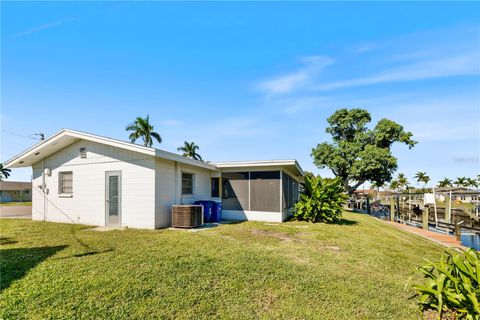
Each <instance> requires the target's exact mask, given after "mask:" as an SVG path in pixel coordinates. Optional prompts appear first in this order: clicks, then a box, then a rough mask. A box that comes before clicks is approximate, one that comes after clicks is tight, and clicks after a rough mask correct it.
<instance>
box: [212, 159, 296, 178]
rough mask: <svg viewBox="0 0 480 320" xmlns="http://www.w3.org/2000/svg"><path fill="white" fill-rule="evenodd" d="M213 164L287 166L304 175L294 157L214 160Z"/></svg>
mask: <svg viewBox="0 0 480 320" xmlns="http://www.w3.org/2000/svg"><path fill="white" fill-rule="evenodd" d="M215 165H216V166H217V167H218V168H220V169H223V168H250V167H287V168H289V169H291V170H293V172H295V174H296V175H298V176H304V175H305V174H304V172H303V169H302V167H300V164H299V163H298V161H297V160H295V159H287V160H255V161H228V162H216V163H215Z"/></svg>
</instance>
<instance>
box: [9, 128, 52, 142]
mask: <svg viewBox="0 0 480 320" xmlns="http://www.w3.org/2000/svg"><path fill="white" fill-rule="evenodd" d="M2 132H4V133H7V134H10V135H12V136H16V137H22V138H26V139H33V140H38V139H37V138H34V137H31V136H25V135H22V134H18V133H15V132H10V131H7V130H5V129H2ZM36 135H37V134H36ZM38 135H40V134H38ZM42 135H43V134H42ZM40 137H42V136H40Z"/></svg>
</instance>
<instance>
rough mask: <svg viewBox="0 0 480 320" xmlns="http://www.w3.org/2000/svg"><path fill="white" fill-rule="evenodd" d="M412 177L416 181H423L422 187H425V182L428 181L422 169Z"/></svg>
mask: <svg viewBox="0 0 480 320" xmlns="http://www.w3.org/2000/svg"><path fill="white" fill-rule="evenodd" d="M414 178H415V179H417V183H419V182H423V189H425V187H426V186H427V183H428V182H429V181H430V177H429V176H427V173H426V172H422V171H418V172H417V173H416V174H415V176H414Z"/></svg>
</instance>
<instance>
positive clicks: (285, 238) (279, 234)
mask: <svg viewBox="0 0 480 320" xmlns="http://www.w3.org/2000/svg"><path fill="white" fill-rule="evenodd" d="M252 233H253V234H256V235H264V236H270V237H273V238H276V239H279V240H282V241H285V242H293V241H303V240H301V239H298V238H296V237H292V236H291V235H289V234H286V233H283V232H276V231H270V230H259V229H253V230H252Z"/></svg>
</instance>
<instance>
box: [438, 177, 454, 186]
mask: <svg viewBox="0 0 480 320" xmlns="http://www.w3.org/2000/svg"><path fill="white" fill-rule="evenodd" d="M452 183H453V182H452V180H450V179H448V178H443V180H440V181H438V186H439V187H440V188H445V187H451V186H452Z"/></svg>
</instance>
